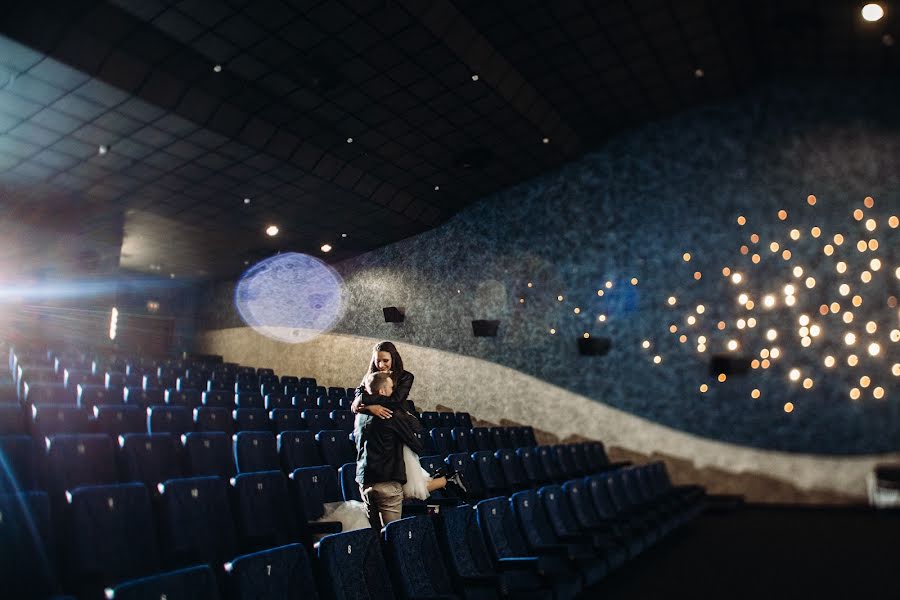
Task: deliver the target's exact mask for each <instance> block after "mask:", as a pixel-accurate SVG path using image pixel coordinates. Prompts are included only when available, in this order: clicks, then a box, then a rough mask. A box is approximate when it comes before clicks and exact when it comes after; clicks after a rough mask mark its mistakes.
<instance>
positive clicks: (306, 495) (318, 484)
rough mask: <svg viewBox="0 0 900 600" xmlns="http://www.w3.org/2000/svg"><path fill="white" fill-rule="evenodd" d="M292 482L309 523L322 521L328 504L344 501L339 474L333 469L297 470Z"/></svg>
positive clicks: (292, 475)
mask: <svg viewBox="0 0 900 600" xmlns="http://www.w3.org/2000/svg"><path fill="white" fill-rule="evenodd" d="M291 480H292V481H293V485H294V490H295V491H296V494H297V498H298V499H299V500H300V506H301V507H302V509H303V516H304V517H305V519H306V520H307V521H315V520H316V519H321V518H322V516H323V515H324V513H325V506H324V504H325V503H326V502H340V501H341V500H343V499H344V496H343V494H342V493H341V486H340V485H339V484H338V480H337V472H336V471H335V470H334V469H333V468H331V467H326V466H320V467H303V468H300V469H295V470H294V471H293V472H292V473H291Z"/></svg>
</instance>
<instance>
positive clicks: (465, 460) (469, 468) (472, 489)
mask: <svg viewBox="0 0 900 600" xmlns="http://www.w3.org/2000/svg"><path fill="white" fill-rule="evenodd" d="M445 462H446V463H447V466H449V467H450V469H451V470H456V471H459V472H460V473H462V476H463V479H464V480H465V482H466V487H467V488H468V493H467V494H466V497H467V498H484V497H485V496H484V484H483V483H482V482H481V477H480V476H479V475H478V470H477V469H476V468H475V464H474V463H473V462H472V458H471V457H470V456H469V455H468V454H466V453H465V452H457V453H455V454H451V455H449V456H448V457H447V458H446V459H445Z"/></svg>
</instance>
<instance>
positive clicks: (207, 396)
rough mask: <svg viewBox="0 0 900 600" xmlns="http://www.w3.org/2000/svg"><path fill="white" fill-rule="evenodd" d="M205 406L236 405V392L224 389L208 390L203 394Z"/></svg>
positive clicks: (227, 406) (223, 406)
mask: <svg viewBox="0 0 900 600" xmlns="http://www.w3.org/2000/svg"><path fill="white" fill-rule="evenodd" d="M202 400H203V405H204V406H219V407H222V408H233V407H234V393H233V392H230V391H224V390H207V391H205V392H203V394H202Z"/></svg>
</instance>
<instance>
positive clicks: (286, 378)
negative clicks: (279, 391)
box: [281, 375, 300, 387]
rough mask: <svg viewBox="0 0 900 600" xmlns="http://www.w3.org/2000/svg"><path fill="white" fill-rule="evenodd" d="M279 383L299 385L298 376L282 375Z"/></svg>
mask: <svg viewBox="0 0 900 600" xmlns="http://www.w3.org/2000/svg"><path fill="white" fill-rule="evenodd" d="M281 383H283V384H284V385H296V386H297V387H300V378H299V377H297V376H296V375H282V376H281Z"/></svg>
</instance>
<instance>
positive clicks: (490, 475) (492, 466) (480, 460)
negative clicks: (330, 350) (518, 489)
mask: <svg viewBox="0 0 900 600" xmlns="http://www.w3.org/2000/svg"><path fill="white" fill-rule="evenodd" d="M472 464H474V465H475V470H476V471H478V476H479V477H480V479H481V482H482V484H484V495H485V496H488V497H491V496H499V495H500V494H507V493H509V488H508V486H507V483H506V480H505V479H504V477H503V472H502V471H501V470H500V465H499V464H498V463H497V459H496V458H495V457H494V453H493V452H491V451H490V450H481V451H479V452H473V453H472Z"/></svg>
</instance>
